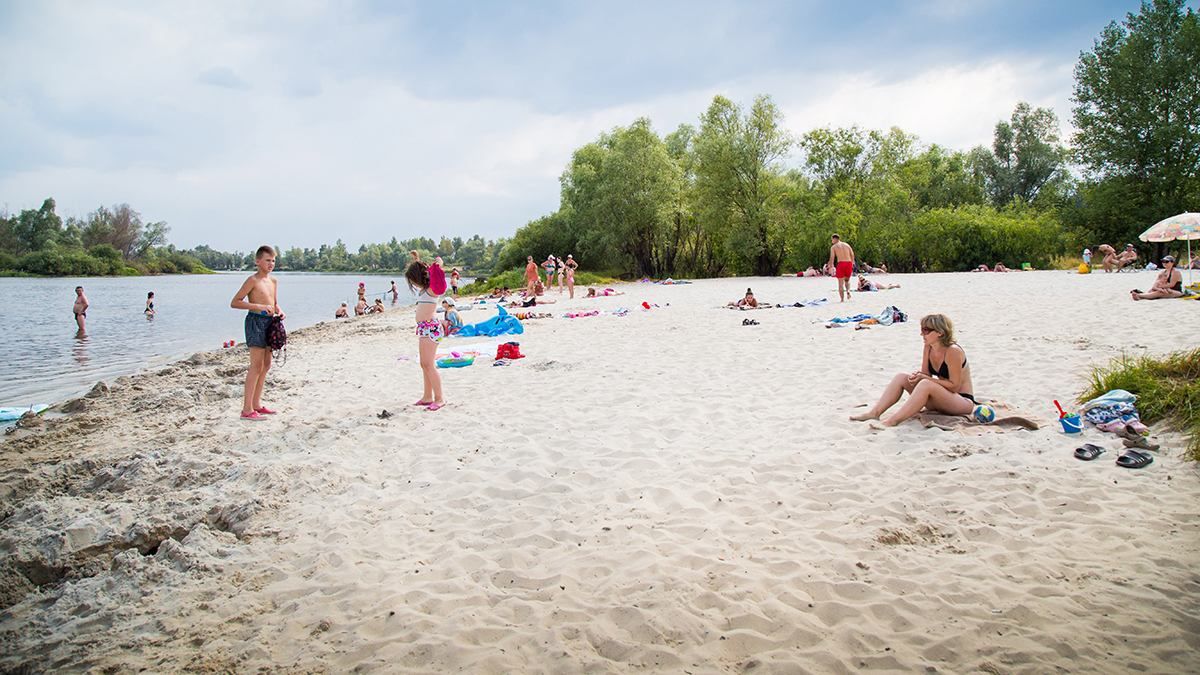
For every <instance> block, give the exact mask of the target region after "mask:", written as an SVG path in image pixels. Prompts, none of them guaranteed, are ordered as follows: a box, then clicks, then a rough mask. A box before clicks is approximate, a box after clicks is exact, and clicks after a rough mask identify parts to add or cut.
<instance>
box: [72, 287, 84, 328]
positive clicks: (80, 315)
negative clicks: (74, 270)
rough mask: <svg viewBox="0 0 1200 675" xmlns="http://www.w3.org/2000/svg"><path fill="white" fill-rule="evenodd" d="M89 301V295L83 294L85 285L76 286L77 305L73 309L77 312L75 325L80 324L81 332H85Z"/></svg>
mask: <svg viewBox="0 0 1200 675" xmlns="http://www.w3.org/2000/svg"><path fill="white" fill-rule="evenodd" d="M87 309H88V301H87V296H86V295H84V294H83V286H76V287H75V306H74V307H72V308H71V311H72V312H74V314H75V325H76V326H79V334H80V335H82V334H83V332H84V331H83V324H84V323H85V321H84V320H85V319H87Z"/></svg>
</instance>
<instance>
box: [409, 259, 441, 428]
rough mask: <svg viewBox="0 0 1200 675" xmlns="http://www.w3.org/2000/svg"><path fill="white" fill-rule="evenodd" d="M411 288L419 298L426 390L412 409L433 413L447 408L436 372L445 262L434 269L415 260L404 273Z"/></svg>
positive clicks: (419, 337) (437, 262) (419, 350)
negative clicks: (439, 313) (419, 408)
mask: <svg viewBox="0 0 1200 675" xmlns="http://www.w3.org/2000/svg"><path fill="white" fill-rule="evenodd" d="M404 278H405V279H406V280H407V281H408V288H409V290H411V291H412V292H413V293H416V295H417V316H416V319H417V353H418V354H419V355H420V360H421V379H422V384H423V385H424V390H423V392H422V394H421V398H420V399H419V400H418V401H417V402H416V403H414V404H413V405H419V406H425V409H426V410H429V411H434V410H439V409H441V407H442V406H444V405H446V400H445V399H444V398H443V396H442V376H441V375H439V374H438V371H437V345H438V342H441V340H442V338H443V337H444V336H445V332H444V331H443V330H442V322H440V321H438V320H437V304H438V297H439V296H441V295H442V294H443V293H445V292H446V273H445V272H444V271H443V270H442V258H441V257H440V256H439V257H437V258H434V260H433V264H432V265H426V264H425V263H423V262H421V261H420V260H414V261H412V262H410V263H409V264H408V268H407V269H405V270H404Z"/></svg>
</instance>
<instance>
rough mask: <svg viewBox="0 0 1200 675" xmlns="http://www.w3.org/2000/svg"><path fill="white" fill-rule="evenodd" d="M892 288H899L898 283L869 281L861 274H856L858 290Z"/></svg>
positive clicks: (884, 289)
mask: <svg viewBox="0 0 1200 675" xmlns="http://www.w3.org/2000/svg"><path fill="white" fill-rule="evenodd" d="M892 288H900V284H882V283H879V282H878V281H871V280H870V279H868V278H866V277H864V276H863V275H861V274H860V275H858V290H859V291H860V292H864V293H865V292H868V291H886V290H889V289H892Z"/></svg>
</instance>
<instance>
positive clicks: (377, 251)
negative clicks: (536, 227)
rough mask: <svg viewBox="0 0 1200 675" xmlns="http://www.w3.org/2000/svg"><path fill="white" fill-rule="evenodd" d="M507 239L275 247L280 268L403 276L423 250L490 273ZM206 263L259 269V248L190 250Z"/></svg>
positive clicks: (466, 270) (468, 270)
mask: <svg viewBox="0 0 1200 675" xmlns="http://www.w3.org/2000/svg"><path fill="white" fill-rule="evenodd" d="M503 245H504V240H501V241H499V242H496V241H489V240H486V239H484V238H483V237H481V236H479V235H475V236H473V237H471V238H469V239H463V238H462V237H442V238H441V239H440V240H439V241H436V242H435V241H434V240H432V239H430V238H428V237H417V238H414V239H405V240H397V239H396V238H395V237H392V240H391V241H389V242H386V243H380V244H363V245H362V246H359V247H358V250H357V251H350V250H349V249H347V248H346V244H344V243H343V242H342V240H341V239H338V240H337V241H336V242H335V243H333V244H332V245H330V244H322V245H321V246H320V247H318V248H297V247H294V246H293V247H290V248H284V247H281V246H275V250H276V251H277V252H278V253H277V255H276V257H275V269H276V270H279V271H281V272H366V273H372V274H379V273H388V272H394V273H396V274H400V273H402V272H403V271H404V268H405V266H407V265H408V260H409V257H408V253H409V251H417V252H418V253H419V254H420V255H421V259H422V260H430V259H432V258H433V257H434V256H439V255H440V256H442V258H443V261H444V262H445V264H446V269H447V270H450V269H452V268H458V270H459V272H460V273H462V274H463V275H464V276H476V275H478V274H488V273H489V272H490V271H491V270H492V269H493V268H494V267H495V264H496V259H497V256H498V255H499V253H500V249H501V247H503ZM186 253H187V254H188V255H191V256H193V257H195V258H196V259H198V260H200V261H201V262H203V263H204V265H205V266H207V267H210V268H212V269H215V270H245V269H252V268H253V267H254V252H253V251H251V252H249V253H242V252H234V253H226V252H224V251H217V250H214V249H212V248H209V247H208V246H198V247H196V248H194V249H191V250H189V251H186Z"/></svg>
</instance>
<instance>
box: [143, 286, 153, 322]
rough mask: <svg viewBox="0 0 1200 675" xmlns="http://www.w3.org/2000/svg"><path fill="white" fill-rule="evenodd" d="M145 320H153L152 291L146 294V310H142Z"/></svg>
mask: <svg viewBox="0 0 1200 675" xmlns="http://www.w3.org/2000/svg"><path fill="white" fill-rule="evenodd" d="M144 313H145V315H146V318H147V319H153V318H154V291H150V292H149V293H147V294H146V309H145V310H144Z"/></svg>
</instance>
